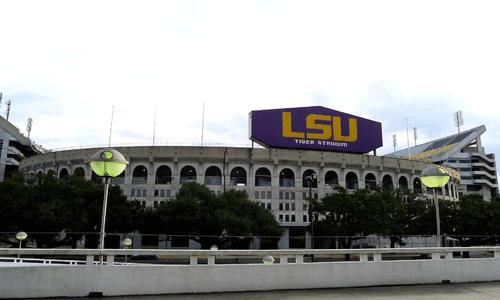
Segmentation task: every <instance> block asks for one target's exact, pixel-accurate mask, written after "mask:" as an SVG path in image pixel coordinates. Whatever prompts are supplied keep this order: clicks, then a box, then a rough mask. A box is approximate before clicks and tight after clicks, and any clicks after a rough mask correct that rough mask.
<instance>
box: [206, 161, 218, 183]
mask: <svg viewBox="0 0 500 300" xmlns="http://www.w3.org/2000/svg"><path fill="white" fill-rule="evenodd" d="M205 185H222V172H221V170H220V169H219V168H218V167H215V166H212V167H210V168H208V169H207V170H206V171H205Z"/></svg>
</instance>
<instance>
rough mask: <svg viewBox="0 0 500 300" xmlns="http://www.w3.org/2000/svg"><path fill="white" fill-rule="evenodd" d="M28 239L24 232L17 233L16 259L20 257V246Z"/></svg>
mask: <svg viewBox="0 0 500 300" xmlns="http://www.w3.org/2000/svg"><path fill="white" fill-rule="evenodd" d="M27 237H28V234H27V233H26V232H24V231H19V232H18V233H17V234H16V239H17V240H18V241H19V253H18V254H17V258H20V257H21V244H22V243H23V241H24V240H25V239H26V238H27Z"/></svg>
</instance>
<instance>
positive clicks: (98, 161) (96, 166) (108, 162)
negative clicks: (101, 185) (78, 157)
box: [90, 148, 128, 177]
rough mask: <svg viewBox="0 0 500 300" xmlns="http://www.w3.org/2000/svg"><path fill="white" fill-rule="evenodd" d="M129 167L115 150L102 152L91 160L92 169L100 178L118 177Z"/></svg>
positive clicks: (109, 149)
mask: <svg viewBox="0 0 500 300" xmlns="http://www.w3.org/2000/svg"><path fill="white" fill-rule="evenodd" d="M127 165H128V161H127V160H126V159H125V157H124V156H123V155H122V154H121V153H120V152H118V151H116V150H115V149H111V148H107V149H104V150H100V151H99V152H97V153H96V154H94V156H92V158H91V159H90V167H91V168H92V171H94V172H95V173H96V174H97V175H99V176H104V177H116V176H118V175H120V174H121V173H122V172H123V170H125V168H126V167H127Z"/></svg>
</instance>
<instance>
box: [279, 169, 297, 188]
mask: <svg viewBox="0 0 500 300" xmlns="http://www.w3.org/2000/svg"><path fill="white" fill-rule="evenodd" d="M279 181H280V182H279V183H280V187H295V174H294V173H293V171H292V170H290V169H288V168H286V169H283V170H281V172H280V179H279Z"/></svg>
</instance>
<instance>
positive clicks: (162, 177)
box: [155, 166, 172, 184]
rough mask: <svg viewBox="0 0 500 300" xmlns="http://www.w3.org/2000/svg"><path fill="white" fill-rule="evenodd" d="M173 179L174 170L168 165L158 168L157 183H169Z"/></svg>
mask: <svg viewBox="0 0 500 300" xmlns="http://www.w3.org/2000/svg"><path fill="white" fill-rule="evenodd" d="M171 181H172V170H170V168H169V167H167V166H161V167H159V168H158V169H156V177H155V183H156V184H169V183H171Z"/></svg>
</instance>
